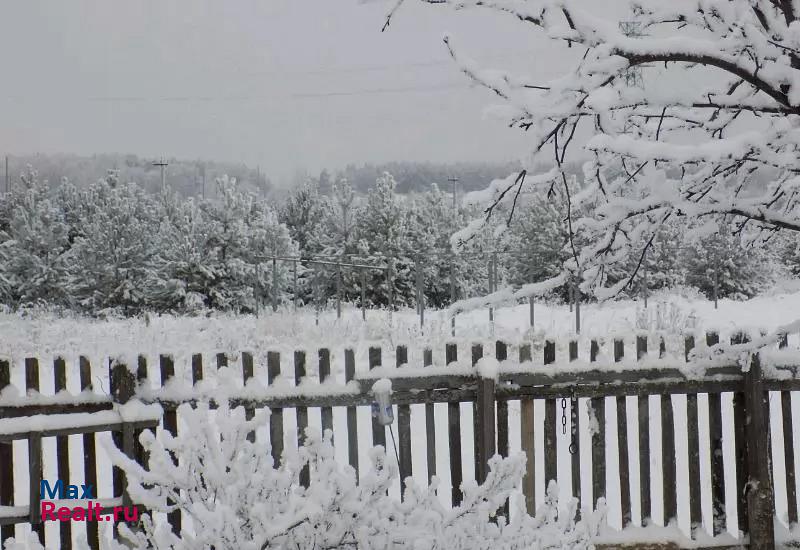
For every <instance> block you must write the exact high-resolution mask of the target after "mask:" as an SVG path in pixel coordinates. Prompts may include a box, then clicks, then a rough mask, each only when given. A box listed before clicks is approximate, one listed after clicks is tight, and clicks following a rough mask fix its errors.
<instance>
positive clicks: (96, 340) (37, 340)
mask: <svg viewBox="0 0 800 550" xmlns="http://www.w3.org/2000/svg"><path fill="white" fill-rule="evenodd" d="M659 311H660V312H661V314H660V316H659V314H658V313H657V312H659ZM798 312H800V292H794V293H776V294H774V295H771V296H765V297H760V298H757V299H754V300H751V301H748V302H732V301H728V300H721V301H720V303H719V309H716V310H715V309H714V306H713V303H711V302H708V301H705V300H698V299H687V298H682V297H679V296H653V297H651V300H650V304H649V307H648V309H647V311H646V313H644V312H643V308H642V304H641V303H635V302H616V303H609V304H604V305H596V304H593V305H583V306H582V307H581V324H582V329H583V330H582V334H581V336H582V338H584V339H585V338H591V337H594V336H598V337H599V336H603V337H606V338H605V340H606V342H608V338H607V337H608V336H611V335H619V336H630V335H631V334H632V333H633V332H634V331H638V330H642V329H647V328H649V329H659V330H664V329H666V330H670V331H677V332H679V331H681V330H685V329H687V328H688V327H693V328H692V330H694V331H697V332H699V331H705V330H719V331H720V332H721V334H723V335H726V334H729V333H731V332H732V331H734V329H742V328H745V329H751V330H753V331H758V330H774V329H775V328H777V327H779V326H782V325H785V324H787V323H789V322H791V321H794V320H795V319H796V318H797V317H798V316H799V314H798ZM488 315H489V314H488V311H487V310H480V311H474V312H470V313H466V314H461V315H459V317H458V319H457V321H456V338H455V340H456V341H459V342H463V343H467V342H474V341H484V342H486V341H488V340H489V339H494V338H499V339H504V340H507V341H509V342H519V341H521V340H522V339H524V338H529V337H530V336H531V333H530V332H529V331H530V327H529V309H528V305H527V304H523V305H520V306H515V307H506V308H500V309H497V310H496V311H495V312H494V319H495V322H494V323H493V324H491V323H489V321H488ZM645 319H646V320H645ZM574 320H575V317H574V312H570V311H569V309H568V307H566V306H548V305H546V304H536V306H535V323H536V326H535V329H536V333H537V336H538V337H541V335H542V333H544V334H547V335H548V336H549V337H552V338H554V339H558V340H563V341H566V338H567V337H568V336H574ZM418 323H419V321H418V318H417V317H416V315H415V313H414V311H403V312H399V313H395V314H393V315H392V316H391V320H390V317H389V314H388V313H387V312H383V311H369V312H367V322H366V323H364V322H363V321H362V320H361V313H360V311H358V310H355V309H346V310H345V315H344V317H343V319H341V320H336V318H335V312H330V311H327V312H324V314H323V315H322V316H321V318H320V319H319V324H317V323H316V320H315V314H314V313H313V312H299V313H297V314H295V313H293V312H291V311H283V312H279V313H278V314H271V313H270V314H267V315H262V316H261V317H260V318H258V319H256V318H254V317H233V316H214V317H200V318H190V319H186V318H183V319H176V318H172V317H152V318H149V319H144V318H143V319H131V320H107V321H97V320H94V321H89V320H85V319H75V318H66V319H64V318H56V317H55V316H41V315H39V316H35V317H22V318H21V317H20V316H16V315H11V314H3V315H0V356H2V357H8V358H10V359H11V360H12V361H13V372H12V383H13V384H15V385H16V386H17V387H23V386H24V370H23V368H22V366H23V365H22V362H23V359H24V358H25V357H26V356H36V357H39V358H40V360H41V361H42V364H43V365H45V364H47V362H48V361H49V359H50V358H52V357H54V356H56V355H62V356H63V357H65V359H66V360H67V361H68V364H69V365H71V366H73V369H71V370H70V371H69V373H68V380H67V384H68V389H69V390H70V391H75V392H76V391H77V389H78V379H77V371H76V368H74V367H76V366H77V357H78V356H79V355H86V356H87V357H89V358H90V360H91V361H92V364H93V366H95V369H96V370H95V373H94V374H95V376H96V377H97V379H98V382H99V383H98V384H97V390H96V391H98V392H103V391H107V389H108V381H107V376H106V374H105V373H103V372H102V371H103V369H101V368H99V366H100V365H103V364H104V359H105V358H106V357H108V356H112V355H113V356H118V355H123V356H134V355H137V354H140V353H141V354H144V355H145V356H147V357H148V360H149V361H148V363H149V368H150V378H151V379H152V380H158V377H159V375H158V372H157V356H158V354H160V353H172V354H173V355H174V356H175V362H176V375H177V376H178V377H184V378H188V375H189V360H190V355H191V354H192V353H199V352H202V353H204V354H209V355H207V356H206V357H207V358H206V359H205V360H206V365H211V364H213V363H212V362H211V361H212V356H211V355H210V354H213V353H216V352H219V351H225V352H230V353H231V360H232V363H231V367H232V368H233V369H236V368H237V367H239V362H238V361H239V355H238V352H240V351H242V350H249V351H252V352H253V353H254V355H255V357H256V368H257V376H260V375H263V374H264V371H265V367H264V365H263V357H264V355H265V354H266V351H267V350H274V351H282V352H291V351H293V350H296V349H305V350H308V351H309V353H313V352H314V350H316V349H319V348H321V347H330V348H331V350H332V361H333V364H332V371H333V373H334V376H335V377H336V378H337V379H339V380H341V379H342V376H343V372H342V371H343V365H342V363H343V358H342V357H341V353H338V352H337V350H341V349H342V348H343V347H354V348H355V349H356V361H357V369H358V370H366V368H367V367H366V349H367V348H368V347H369V346H370V345H377V344H380V345H381V346H382V347H383V349H384V364H392V362H393V359H392V356H391V355H389V354H390V353H391V348H392V346H393V345H397V344H401V343H402V344H406V345H408V346H409V363H415V364H421V361H422V359H421V350H422V349H423V347H425V346H430V347H432V348H433V349H434V363H435V364H442V363H443V362H444V357H443V355H444V343H445V342H446V341H452V340H453V338H452V337H451V336H450V323H449V321H448V319H447V318H446V316H445V314H444V312H426V325H425V327H424V330H422V331H420V329H419V324H418ZM791 344H792V345H793V346H797V345H798V341H797V335H794V336H793V337H792V340H791ZM485 348H486V352H487V353H488V354H490V355H491V354H492V353H493V347H491V346H485ZM585 351H586V350H585V349H584V348H583V347H582V348H581V354H583V353H584V352H585ZM462 353H463V352H462ZM309 357H310V359H309V362H310V363H311V365H309V366H310V367H311V368H310V374H311V375H314V374H315V372H314V370H315V369H316V361H313V360H311V358H312V357H314V356H313V355H309ZM462 359H463V357H462ZM284 368H286V367H284ZM40 370H41V387H42V392H43V393H44V394H51V393H52V387H53V380H52V371H51V370H50V369H48V368H41V369H40ZM283 374H284V376H287V377H291V374H292V373H291V372H287V371H284V373H283ZM773 397H774V396H773ZM698 402H699V408H700V411H699V412H700V414H699V416H700V418H699V422H700V440H701V461H702V464H701V477H702V482H703V484H704V485H703V487H704V490H703V500H702V507H703V515H704V525H705V526H706V527H708V526H709V519H710V517H711V502H710V482H709V471H708V463H709V457H708V450H707V445H703V442H704V441H706V439H707V437H708V427H707V409H706V399H705V396H702V395H701V396H700V398H699V399H698ZM612 403H613V402H612V401H609V402H608V405H609V406H608V407H607V411H606V418H607V435H606V437H607V453H608V454H607V460H608V464H607V469H608V472H609V477H608V481H607V483H608V498H609V505H610V507H609V520H610V523H611V525H612V526H617V525H618V524H619V518H620V514H619V510H618V506H619V481H618V479H617V477H616V476H615V472H616V468H617V462H618V457H617V453H616V424H617V422H616V408H615V407H613V406H611V405H612ZM627 404H628V426H629V430H631V431H630V433H631V434H636V433H637V430H638V417H637V412H636V399H635V398H628V402H627ZM660 406H661V405H660V402H659V400H658V399H651V400H650V411H651V416H652V417H654V418H659V417H660ZM673 406H674V408H675V422H676V429H675V433H676V434H677V435H678V442H677V447H678V449H677V466H678V480H677V481H678V483H677V491H678V503H679V513H678V521H679V524H678V526H677V528H678V529H680V530H682V531H683V532H684V533H685V532H686V530H687V527H688V495H687V487H688V466H687V453H686V441H685V439H682V438H685V434H686V433H687V430H688V427H687V425H686V399H685V397H684V396H675V397H674V398H673ZM723 406H724V411H723V423H724V424H725V425H726V426H727V427H728V428H730V426H731V422H732V410H731V396H730V395H723ZM778 406H779V403H778V401H777V400H775V399H773V400H772V407H773V412H774V414H773V415H772V417H773V418H778V416H777V411H778V409H777V408H776V407H778ZM461 407H462V423H461V426H462V430H463V432H462V434H463V437H462V457H463V463H462V468H463V472H464V478H465V480H470V479H471V478H472V476H473V475H474V464H473V456H472V455H473V451H472V445H473V443H472V408H471V406H470V404H466V403H464V404H462V405H461ZM543 407H544V403H543V402H537V403H536V407H535V410H536V421H537V423H538V424H537V428H536V430H537V437H538V440H537V441H536V457H535V461H536V471H537V472H539V473H541V472H542V471H543V454H544V453H543V438H542V433H543V430H542V424H541V423H542V419H543V416H544V408H543ZM434 409H435V423H436V430H437V434H445V433H447V412H446V405H444V404H441V405H440V404H437V405H436V406H435V407H434ZM580 411H581V414H582V415H583V416H582V418H584V419H585V418H587V417H586V414H587V413H586V403H585V400H582V401H581V404H580ZM793 414H794V420H795V422H794V426H795V430H796V433H795V441H800V430H798V427H800V403H799V402H798V400H795V401H794V403H793ZM509 415H510V423H511V425H510V434H511V436H510V446H511V450H512V451H514V450H518V449H519V448H520V427H519V402H513V401H512V402H510V404H509ZM284 418H285V421H284V422H285V426H284V428H285V434H286V435H285V437H286V441H285V445H286V448H287V449H290V448H291V447H293V446H296V436H295V430H296V425H297V420H296V416H295V414H294V411H293V410H287V411H286V414H285V416H284ZM411 422H412V458H413V460H412V470H413V475H414V478H415V479H416V480H417V481H419V482H421V483H422V482H424V481H425V480H426V471H427V470H426V465H425V456H426V452H425V445H426V443H425V417H424V407H423V406H422V405H417V406H412V407H411ZM309 423H310V425H311V426H312V427H317V428H318V427H320V425H321V419H320V411H319V409H316V408H312V409H310V410H309ZM582 424H583V426H584V427H585V426H587V425H588V422H586V421H584V422H583V423H582ZM653 425H654V431H653V432H651V442H652V443H651V444H652V445H653V447H652V449H651V471H652V472H659V471H660V456H661V450H660V433H658V428H657V425H656V423H655V422H654V423H653ZM774 428H776V429H774V430H773V433H774V434H776V435H775V437H774V438H773V445H774V447H775V449H776V451H777V449H782V446H783V438H782V432H781V430H780V429H779V427H778V426H775V427H774ZM358 430H359V439H360V445H359V451H360V457H359V459H360V462H361V463H362V464H365V463H366V462H367V460H368V457H367V454H366V453H367V449H368V446H369V445H370V443H371V431H370V416H369V410H368V408H366V407H361V408H359V410H358ZM334 432H335V439H336V440H337V441H338V442H340V443H343V442H345V441H346V433H347V431H346V425H345V410H344V409H343V408H340V407H337V408H334ZM726 433H730V430H729V429H726ZM386 435H387V441H389V442H391V436H390V434H389V433H388V432H387V434H386ZM99 437H100V438H105V437H107V434H103V435H101V436H99ZM49 439H52V438H49ZM636 442H637V438H636V437H629V456H630V472H631V476H630V477H631V479H630V485H631V491H632V494H633V495H638V494H639V485H640V481H639V479H638V471H639V467H638V459H639V457H638V445H637V443H636ZM568 444H569V442H568V437H567V436H562V434H561V431H560V430H559V431H558V453H559V466H558V468H559V477H560V478H561V479H562V480H564V481H563V482H562V483H561V490H562V496H563V497H566V496H567V495H568V494H570V493H571V487H570V481H569V480H570V475H569V454H568V452H567V446H568ZM70 445H71V449H72V456H71V461H72V464H71V471H72V472H74V474H73V483H80V482H81V481H82V480H81V477H82V471H83V468H82V462H81V459H82V452H81V451H82V449H81V439H80V437H79V436H71V437H70ZM436 445H437V448H436V455H437V472H438V473H439V475H440V477H441V490H440V495H441V498H442V501H443V502H447V501H448V500H449V495H450V478H449V450H448V442H447V438H446V437H437V438H436ZM723 447H724V453H725V460H726V468H727V471H726V478H727V479H726V491H727V501H728V502H729V503H731V504H732V503H733V502H734V500H735V499H734V491H735V486H736V485H735V482H734V477H735V472H734V471H733V468H732V466H733V460H732V458H733V452H734V442H733V441H732V440H731V439H730V438H728V439H726V440H725V441H724V444H723ZM590 449H591V446H590V440H589V434H588V431H582V433H581V455H582V456H581V460H582V464H583V465H584V476H583V478H584V479H583V487H582V492H583V494H584V495H588V494H589V493H590V486H591V475H590V471H591V470H590V466H589V460H590V456H589V451H590ZM14 450H15V460H16V461H17V464H25V463H26V462H27V449H26V448H25V445H24V443H15V445H14ZM45 451H46V457H45V464H44V467H45V477H46V478H47V479H55V460H54V453H55V442H54V440H51V441H47V440H46V441H45ZM98 453H99V455H100V459H99V460H98V463H99V471H98V474H99V479H100V480H101V483H100V488H99V495H98V496H99V497H100V498H105V497H109V496H111V493H110V490H111V489H110V474H111V471H110V470H111V469H110V466H109V465H108V461H107V460H105V459H104V457H103V451H102V445H98ZM774 456H776V457H781V456H782V452H776V453H774ZM337 459H338V460H340V461H341V462H342V463H346V462H347V448H346V445H339V446H338V447H337ZM798 462H800V461H798ZM798 465H799V466H800V464H798ZM774 468H775V479H776V485H777V486H778V487H777V495H776V505H777V511H778V515H779V517H782V516H783V515H785V513H786V496H785V489H784V488H783V483H782V482H781V480H782V479H784V478H785V472H784V465H783V460H782V459H781V458H777V459H776V460H774ZM798 474H800V472H798ZM536 481H537V502H542V499H543V496H544V479H542V476H541V475H540V474H539V475H538V476H537V480H536ZM27 482H28V479H27V472H26V471H25V469H24V468H15V486H16V487H17V494H16V495H15V497H16V499H17V500H16V502H17V504H24V503H25V502H27ZM651 490H652V500H653V502H654V505H655V506H656V509H655V510H654V516H655V518H654V519H655V520H656V522H660V519H661V517H660V516H661V510H660V509H659V508H658V506H659V503H660V502H661V501H662V497H661V495H662V487H661V482H660V479H659V478H658V476H655V477H654V479H653V482H652V488H651ZM394 491H395V493H396V494H399V485H396V486H395V488H394ZM632 502H633V520H634V523H637V522H638V520H639V517H640V511H639V508H638V499H637V498H633V499H632ZM589 504H590V502H589V500H588V499H587V500H584V502H583V505H584V506H588V505H589ZM728 515H729V518H730V521H729V523H728V528H729V529H730V530H731V531H732V532H735V531H736V519H735V517H736V514H735V512H734V509H733V508H732V507H729V509H728ZM56 530H57V527H55V526H48V536H49V537H56V536H57V535H56ZM79 530H80V528H79V527H78V528H76V531H79ZM77 534H79V533H77ZM77 534H76V536H77ZM673 534H674V535H675V536H677V534H678V530H677V529H674V530H673ZM650 535H651V536H655V534H654V533H650ZM658 536H660V537H661V538H663V537H664V536H665V535H664V533H661V534H660V535H658ZM49 540H54V539H53V538H50V539H49Z"/></svg>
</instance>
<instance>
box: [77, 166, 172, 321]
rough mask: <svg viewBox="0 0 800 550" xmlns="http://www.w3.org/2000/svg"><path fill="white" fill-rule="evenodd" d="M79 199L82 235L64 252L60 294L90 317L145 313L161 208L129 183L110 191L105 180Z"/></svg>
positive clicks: (93, 186)
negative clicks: (64, 278)
mask: <svg viewBox="0 0 800 550" xmlns="http://www.w3.org/2000/svg"><path fill="white" fill-rule="evenodd" d="M82 200H83V201H84V209H83V214H84V218H83V219H82V220H81V221H80V227H81V234H80V236H77V237H75V240H74V244H73V246H72V248H71V249H70V251H69V265H70V273H69V281H68V284H66V285H65V289H66V290H67V291H68V292H69V293H70V295H71V296H74V297H75V299H76V300H77V302H78V304H79V306H80V307H81V308H82V309H84V310H85V311H87V312H89V313H92V314H97V313H101V312H104V311H111V310H113V311H119V312H122V313H127V314H130V313H135V312H137V311H140V310H142V309H147V301H146V295H147V293H146V291H145V285H146V284H147V281H148V276H149V273H150V270H151V269H152V260H153V256H154V254H155V247H154V245H155V244H156V243H157V242H158V239H157V237H156V236H155V235H154V228H158V227H159V223H160V221H161V218H162V216H163V214H162V207H161V205H160V203H159V202H158V201H156V200H154V199H153V197H152V196H151V195H148V194H147V193H145V192H144V191H143V190H142V189H141V188H139V187H138V186H137V185H136V184H134V183H129V184H127V185H121V186H117V187H112V185H111V184H109V182H108V181H106V180H100V181H98V182H96V183H95V184H93V185H91V186H90V187H89V189H88V190H87V191H86V192H85V193H82Z"/></svg>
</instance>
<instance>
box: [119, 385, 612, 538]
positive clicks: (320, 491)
mask: <svg viewBox="0 0 800 550" xmlns="http://www.w3.org/2000/svg"><path fill="white" fill-rule="evenodd" d="M179 414H180V415H181V416H182V418H183V419H184V420H185V426H186V429H182V430H181V432H180V433H179V434H178V435H177V436H174V437H173V436H171V435H170V434H169V433H167V432H165V431H163V430H159V431H158V432H157V433H156V434H153V433H152V432H145V433H144V434H143V435H142V436H141V438H140V441H141V442H142V444H143V446H144V448H145V450H146V451H147V452H148V454H149V466H148V467H147V468H144V467H142V466H140V465H138V464H136V463H135V462H133V461H132V460H130V459H128V458H127V457H126V456H125V455H123V454H122V453H121V452H120V451H118V450H117V449H115V448H113V447H110V448H109V451H110V455H111V458H112V461H113V462H114V464H116V465H118V466H120V467H122V468H123V469H124V470H125V472H126V474H127V476H128V480H129V486H128V489H129V491H130V494H131V497H132V498H133V500H134V501H136V502H140V503H142V504H144V505H145V507H146V508H147V509H149V510H152V511H154V512H162V513H163V512H170V511H172V510H175V509H181V510H182V511H183V513H184V514H186V515H188V517H189V518H191V526H192V527H191V528H186V527H185V528H184V530H183V531H182V532H181V533H180V534H179V535H175V534H173V533H172V531H171V530H170V527H169V525H167V524H166V523H165V522H159V521H156V520H155V519H154V517H153V514H146V515H145V516H143V520H142V522H141V529H139V530H137V531H133V530H131V529H129V528H127V527H125V526H124V525H123V526H121V527H120V531H121V534H122V535H123V536H124V537H125V538H126V539H127V540H128V541H129V542H130V543H132V544H133V545H134V547H136V548H155V549H158V550H166V549H169V550H177V549H189V548H210V547H214V548H216V549H217V550H225V549H230V550H234V549H236V550H268V549H271V548H304V549H310V550H312V549H328V548H347V547H352V548H414V549H423V548H424V549H428V550H437V549H441V550H444V549H459V548H462V549H466V548H469V549H474V548H487V549H488V548H500V549H520V550H521V549H523V548H530V547H532V546H534V547H539V548H587V547H588V546H589V544H590V537H591V535H592V534H593V533H595V531H596V526H597V525H598V524H599V522H598V520H597V518H596V517H595V515H597V516H598V517H600V516H602V511H601V512H599V514H593V515H590V516H589V517H587V518H586V519H585V520H583V521H581V522H577V523H576V522H575V519H574V508H573V509H570V510H569V512H568V513H567V514H563V513H562V514H559V512H558V505H557V504H558V503H557V498H555V497H554V498H552V499H551V500H550V501H548V504H546V505H545V506H544V508H543V509H542V510H540V513H538V514H537V518H532V517H529V516H527V515H526V514H525V513H524V512H522V511H520V513H519V514H518V516H519V517H518V519H515V521H514V522H511V523H509V522H508V521H507V519H506V518H496V519H494V520H493V518H495V516H496V514H497V511H498V510H499V509H500V508H501V507H502V505H503V504H504V502H505V501H506V499H507V498H508V497H509V496H510V495H511V493H512V492H513V491H515V490H517V489H518V488H519V487H520V485H521V480H522V476H523V475H524V472H525V456H524V455H522V454H517V455H514V456H511V457H509V458H501V457H499V456H496V457H494V458H492V459H491V461H490V472H489V474H488V475H487V479H486V481H485V482H484V483H483V484H481V485H478V484H476V483H475V482H466V483H464V484H463V485H462V491H463V494H464V501H463V503H462V504H461V505H460V506H457V507H455V508H452V509H451V508H446V507H444V506H442V504H441V501H440V499H439V497H438V496H437V488H438V480H437V479H436V478H434V480H433V482H432V485H431V486H430V487H423V486H420V485H417V484H415V483H413V480H412V479H408V480H406V481H405V483H406V486H407V491H406V496H405V499H404V500H403V501H400V500H397V499H396V498H393V497H390V496H389V495H388V490H389V488H390V486H391V485H392V482H393V481H394V480H395V478H396V476H397V472H398V469H397V465H396V463H395V461H394V459H393V458H390V457H387V455H386V453H385V451H384V449H383V448H382V447H375V448H374V449H372V450H371V451H370V461H371V463H370V465H369V467H367V468H364V469H363V471H362V472H361V475H360V479H357V478H356V473H355V471H354V470H353V469H352V468H351V467H350V466H347V465H341V464H339V463H337V461H336V456H335V453H334V447H333V444H332V441H331V433H330V432H328V433H326V434H325V436H324V437H320V436H319V435H318V434H315V433H314V432H315V431H314V430H312V429H309V430H307V432H306V440H305V443H304V444H303V445H302V446H301V447H300V448H299V449H298V450H297V451H287V452H285V453H284V456H283V457H282V462H281V465H280V466H276V465H275V464H273V463H272V459H271V458H270V457H271V454H270V447H269V445H267V444H265V443H263V442H261V441H259V438H256V440H255V441H251V439H252V438H248V435H249V434H251V433H252V432H254V431H258V430H260V429H265V428H267V427H268V426H267V420H268V413H264V412H259V413H257V414H256V415H255V417H254V418H253V419H251V420H246V419H245V413H244V410H243V409H241V408H237V409H230V408H229V407H228V405H227V404H225V402H224V400H222V402H221V403H220V406H219V408H217V409H216V410H214V411H212V410H211V409H210V407H209V405H208V404H207V403H200V404H199V405H198V406H197V408H192V407H190V406H188V405H184V406H182V407H181V408H180V409H179ZM173 456H174V457H177V459H178V461H179V464H180V466H179V467H177V468H176V467H175V465H174V463H173ZM304 467H308V468H309V472H310V483H309V484H308V486H307V487H303V486H302V485H301V483H300V471H301V470H302V469H303V468H304ZM552 494H553V495H555V494H557V492H556V491H555V489H553V492H552ZM592 526H595V527H592Z"/></svg>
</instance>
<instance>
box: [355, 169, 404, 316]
mask: <svg viewBox="0 0 800 550" xmlns="http://www.w3.org/2000/svg"><path fill="white" fill-rule="evenodd" d="M395 185H396V183H395V180H394V178H393V177H392V175H391V174H389V173H388V172H384V173H383V175H381V176H380V177H378V178H377V179H376V180H375V186H374V187H373V188H372V189H371V190H370V192H369V194H368V196H367V200H366V204H365V206H364V209H363V212H362V215H361V216H360V217H359V218H358V221H357V230H356V231H357V235H358V250H359V253H360V255H361V256H363V257H365V258H366V259H367V261H368V263H370V264H374V265H387V261H388V265H390V266H391V270H392V271H391V281H392V282H391V284H392V294H393V301H394V303H395V305H411V304H414V303H415V302H416V292H415V283H414V277H415V274H414V258H413V256H412V253H411V251H412V248H413V247H412V244H411V242H410V240H409V236H410V234H409V228H408V217H407V216H406V215H405V213H404V209H403V208H402V207H401V205H400V203H399V201H398V200H397V197H396V195H395ZM367 289H368V292H367V299H368V301H369V303H370V304H372V305H388V304H389V286H388V285H387V277H386V274H385V273H379V272H375V271H373V272H372V273H370V280H369V282H368V286H367Z"/></svg>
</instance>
